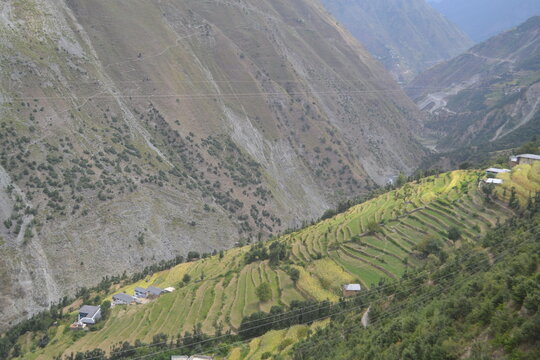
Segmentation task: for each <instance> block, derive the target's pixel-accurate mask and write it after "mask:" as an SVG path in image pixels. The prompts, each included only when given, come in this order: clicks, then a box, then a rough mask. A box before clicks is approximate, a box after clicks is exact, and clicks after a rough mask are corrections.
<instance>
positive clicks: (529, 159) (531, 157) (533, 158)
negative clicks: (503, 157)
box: [515, 154, 540, 165]
mask: <svg viewBox="0 0 540 360" xmlns="http://www.w3.org/2000/svg"><path fill="white" fill-rule="evenodd" d="M515 158H516V159H517V161H516V162H517V163H518V164H520V165H521V164H529V165H531V164H533V163H535V162H537V161H540V155H536V154H521V155H517V156H516V157H515Z"/></svg>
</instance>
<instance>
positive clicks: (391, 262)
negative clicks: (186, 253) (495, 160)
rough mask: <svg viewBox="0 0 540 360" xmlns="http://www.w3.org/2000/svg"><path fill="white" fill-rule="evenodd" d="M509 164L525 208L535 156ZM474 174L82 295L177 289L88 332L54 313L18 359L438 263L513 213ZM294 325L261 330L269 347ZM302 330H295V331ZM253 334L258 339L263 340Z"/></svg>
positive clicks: (215, 324) (221, 326) (432, 182)
mask: <svg viewBox="0 0 540 360" xmlns="http://www.w3.org/2000/svg"><path fill="white" fill-rule="evenodd" d="M537 165H539V166H537ZM515 169H516V170H515V171H514V172H513V173H512V174H510V175H509V176H510V178H508V179H507V182H508V186H511V185H513V186H514V187H515V188H516V189H517V191H516V194H517V199H521V204H522V205H523V206H525V204H526V203H527V197H528V195H525V196H523V197H522V194H528V193H531V192H532V193H533V194H534V193H535V192H538V191H540V163H537V164H536V165H535V166H533V167H531V166H529V165H520V166H518V167H517V168H515ZM482 175H483V174H482V173H481V172H478V171H455V172H451V173H445V174H440V175H436V176H432V177H428V178H425V179H422V180H419V181H415V182H412V183H408V184H405V185H404V186H403V187H401V188H399V189H397V190H393V191H390V192H388V193H385V194H382V195H380V196H377V197H375V198H373V199H372V200H369V201H366V202H364V203H361V204H359V205H356V206H353V207H352V208H350V209H349V210H347V211H345V212H344V213H342V214H339V215H337V216H335V217H333V218H330V219H326V220H323V221H321V222H319V223H317V224H315V225H313V226H309V227H307V228H305V229H302V230H298V231H296V232H292V233H289V234H286V235H283V236H281V237H279V238H277V239H274V240H271V241H268V242H265V243H258V244H254V245H251V246H245V247H240V248H236V249H233V250H229V251H226V252H224V253H223V254H216V255H215V256H211V257H208V258H205V259H201V260H198V261H192V262H187V263H182V264H179V265H177V266H175V267H173V268H172V269H170V270H165V271H161V272H158V273H155V274H152V275H148V276H146V277H144V278H143V279H141V280H138V281H135V282H129V281H127V282H125V281H122V282H121V283H120V284H119V285H117V286H113V288H112V289H109V290H104V292H103V290H102V291H98V292H93V293H86V295H85V300H84V301H85V303H92V302H94V303H96V302H97V303H100V302H101V301H103V300H107V299H110V297H111V296H112V294H115V293H118V292H122V291H124V292H127V293H132V292H133V289H134V288H135V287H136V286H149V285H156V286H159V287H162V288H165V287H168V286H174V287H176V288H177V290H176V291H174V292H173V293H171V294H165V295H162V296H161V297H160V298H158V299H157V300H155V301H152V302H150V303H149V304H145V305H132V306H129V307H127V308H126V307H122V306H117V307H115V308H114V309H113V310H112V312H111V314H110V315H109V318H108V320H107V321H105V322H104V323H102V324H100V325H99V326H98V327H97V328H96V329H94V330H95V331H90V332H86V333H85V332H82V333H81V332H73V331H68V330H67V329H66V327H67V326H69V324H70V322H71V321H73V318H74V316H75V315H74V314H73V313H71V314H69V315H67V316H61V317H60V318H59V319H58V320H57V321H59V323H58V325H57V326H55V327H51V328H49V329H48V330H47V331H46V333H47V342H46V343H45V345H44V346H43V348H42V349H41V348H36V347H33V348H32V346H35V342H34V341H37V340H39V339H41V338H43V336H44V332H37V333H34V334H26V335H24V336H22V337H21V338H20V339H19V344H20V348H21V352H22V353H26V352H27V351H29V350H30V349H31V348H32V349H34V350H33V352H32V353H31V354H28V353H27V354H26V355H25V358H31V359H35V358H37V359H50V358H54V357H56V356H58V355H59V354H65V355H69V354H76V353H77V352H81V355H80V356H83V355H82V353H83V352H88V353H87V354H88V355H90V354H92V353H95V352H96V350H94V349H96V348H100V349H102V350H104V351H105V352H109V351H111V350H112V349H114V348H116V345H117V344H118V343H119V342H124V341H127V342H129V343H130V344H140V343H151V342H153V341H155V339H156V337H155V336H156V335H157V334H163V335H160V336H162V338H165V339H171V340H173V339H176V337H177V336H181V335H185V334H186V333H187V332H189V334H193V333H192V332H193V331H195V333H196V334H198V335H197V336H198V337H201V336H203V335H202V334H206V335H214V334H216V333H217V334H224V333H226V332H227V331H228V330H231V331H233V333H234V332H238V331H240V334H244V332H246V331H247V330H246V326H245V324H246V321H248V323H249V322H253V321H255V319H260V317H261V316H263V317H264V316H267V315H266V314H262V313H259V312H261V311H262V312H264V313H269V312H271V313H272V314H280V312H282V311H286V310H290V309H291V308H293V309H298V308H300V309H301V308H302V307H306V306H307V307H311V308H312V309H313V307H314V306H315V304H316V303H314V301H329V303H326V305H324V304H325V303H324V302H323V303H321V304H322V305H319V306H322V307H323V308H324V307H328V306H329V304H331V303H335V302H337V301H338V300H339V298H340V296H341V290H340V288H341V285H342V284H344V283H350V282H359V283H360V284H362V286H363V287H364V289H365V290H367V289H376V288H377V286H379V285H381V284H385V283H387V282H388V281H391V280H392V279H396V280H397V279H400V278H402V277H403V276H404V274H406V273H408V272H411V271H416V270H415V269H423V268H426V267H428V268H436V267H437V266H439V265H440V264H441V261H442V262H444V261H443V260H442V259H445V256H446V255H444V254H447V255H448V254H452V252H453V251H454V250H455V249H457V248H462V247H474V246H475V244H476V242H477V240H478V239H479V238H480V237H482V236H484V235H485V234H486V233H487V232H488V231H489V230H490V229H491V228H493V227H495V226H496V225H497V224H498V223H501V222H504V221H505V219H507V218H509V217H510V216H512V215H513V210H511V209H510V208H508V207H507V206H506V201H507V200H506V198H505V197H506V196H510V194H506V193H505V194H504V197H503V195H502V193H501V195H499V197H500V198H502V199H505V200H504V202H503V201H500V200H488V199H487V198H486V195H485V194H484V192H481V191H480V189H479V183H478V180H479V179H480V178H481V177H482ZM501 191H502V190H501ZM453 228H455V229H457V233H456V230H452V229H453ZM434 253H435V254H436V255H433V254H434ZM294 273H296V274H294ZM186 274H188V275H189V276H188V277H187V278H186V276H185V275H186ZM262 283H267V284H268V286H269V288H270V297H269V299H268V300H266V301H260V300H259V298H258V295H257V292H256V289H257V288H258V287H260V285H261V284H262ZM305 301H307V303H302V302H305ZM80 304H81V302H80V301H76V302H74V303H73V304H72V305H67V306H66V307H65V309H64V312H65V313H69V312H71V311H73V310H74V309H76V308H78V306H79V305H80ZM303 304H305V305H303ZM336 306H341V305H339V304H338V305H336ZM276 307H277V308H276ZM319 311H320V310H319ZM254 314H255V315H254ZM253 316H256V317H255V318H254V317H253ZM313 318H314V319H315V318H316V317H315V315H313ZM50 321H52V320H50ZM288 324H290V323H288ZM293 324H294V323H293ZM293 324H291V325H293ZM300 324H301V322H300ZM289 326H290V325H289ZM314 326H315V327H317V326H324V324H318V323H317V324H315V325H314ZM125 329H129V331H127V332H126V331H125ZM247 329H249V326H248V328H247ZM294 331H296V330H294V329H291V330H289V331H278V332H273V333H268V335H265V336H268V337H270V338H267V340H268V341H270V342H271V343H272V344H274V345H276V346H277V344H278V343H279V342H280V339H281V340H284V339H285V338H286V337H288V336H293V335H292V334H294ZM305 331H306V330H305V327H304V330H302V331H301V333H302V334H305ZM287 334H289V335H287ZM245 335H247V333H246V334H245ZM189 336H191V335H189ZM293 337H296V338H298V337H302V336H301V334H300V335H298V334H297V335H294V336H293ZM202 338H204V337H202ZM32 339H35V340H32ZM248 339H249V338H248ZM270 339H273V340H270ZM256 341H258V343H257V342H256V343H255V344H260V342H261V341H262V340H261V339H259V340H256ZM287 342H288V343H289V344H288V345H291V343H290V342H289V341H287ZM264 343H266V342H264ZM33 344H34V345H33ZM255 344H254V345H253V346H257V348H255V349H252V350H253V351H254V352H257V353H258V354H259V355H261V354H262V353H263V352H266V351H262V350H261V349H258V347H259V346H263V345H262V344H261V345H255ZM128 345H129V344H128ZM288 345H287V346H288ZM130 346H132V345H130ZM264 346H268V347H269V348H271V347H272V345H270V344H269V345H264ZM128 348H129V347H128ZM259 350H260V351H259ZM130 351H131V350H130ZM133 351H134V350H133ZM195 351H196V349H195ZM234 351H236V350H234ZM240 353H241V354H244V353H243V352H242V351H240ZM244 355H245V354H244ZM82 358H84V357H82ZM233 358H234V357H233ZM236 358H242V359H243V358H245V357H236ZM254 358H258V357H257V356H255V357H254Z"/></svg>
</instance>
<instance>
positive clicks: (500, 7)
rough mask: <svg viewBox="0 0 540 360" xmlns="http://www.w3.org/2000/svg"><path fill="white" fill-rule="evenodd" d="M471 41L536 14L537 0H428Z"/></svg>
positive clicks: (481, 38)
mask: <svg viewBox="0 0 540 360" xmlns="http://www.w3.org/2000/svg"><path fill="white" fill-rule="evenodd" d="M428 2H430V3H431V5H432V6H433V7H434V8H435V9H437V10H438V11H439V12H440V13H441V14H443V15H444V16H446V17H447V18H448V19H449V20H450V21H452V22H453V23H454V24H457V25H458V26H459V27H460V28H461V29H462V30H463V31H465V32H466V33H467V35H469V37H470V38H471V39H473V40H474V41H475V42H481V41H485V40H487V39H489V38H490V37H492V36H495V35H497V34H499V33H501V32H503V31H507V30H509V29H511V28H512V27H514V26H517V25H519V24H521V23H522V22H524V21H525V20H527V19H528V18H530V17H531V16H535V15H538V14H540V2H538V1H537V0H428Z"/></svg>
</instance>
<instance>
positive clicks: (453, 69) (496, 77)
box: [407, 16, 540, 150]
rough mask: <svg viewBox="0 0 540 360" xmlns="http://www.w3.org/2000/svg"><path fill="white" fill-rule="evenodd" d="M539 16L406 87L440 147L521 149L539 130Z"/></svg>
mask: <svg viewBox="0 0 540 360" xmlns="http://www.w3.org/2000/svg"><path fill="white" fill-rule="evenodd" d="M539 54H540V16H536V17H533V18H531V19H529V20H528V21H527V22H525V23H524V24H522V25H520V26H518V27H517V28H515V29H513V30H510V31H508V32H505V33H503V34H501V35H498V36H496V37H493V38H491V39H489V40H488V41H485V42H483V43H481V44H478V45H476V46H474V47H473V48H471V49H470V50H468V51H467V52H465V53H464V54H462V55H460V56H458V57H456V58H454V59H452V60H449V61H447V62H444V63H442V64H440V65H437V66H435V67H433V68H431V69H429V70H427V71H425V72H424V73H422V74H420V75H418V76H417V77H416V78H415V79H414V81H413V82H411V83H410V84H409V86H408V88H407V93H408V94H409V95H410V96H411V97H412V98H413V99H415V101H416V103H417V104H418V105H419V106H420V108H421V109H423V110H425V111H427V112H429V113H431V115H432V117H431V121H430V122H429V123H428V127H430V128H432V129H433V130H435V131H436V132H438V133H439V135H440V136H441V140H440V142H439V148H440V149H443V150H447V149H456V148H458V147H460V146H466V145H477V144H481V143H487V142H489V143H493V144H495V143H500V144H501V145H504V146H506V147H510V146H517V145H518V144H520V142H522V141H523V139H528V138H529V137H530V136H531V135H533V134H535V133H536V134H538V132H539V131H540V130H539V129H540V56H539Z"/></svg>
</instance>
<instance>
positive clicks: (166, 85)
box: [0, 0, 424, 327]
mask: <svg viewBox="0 0 540 360" xmlns="http://www.w3.org/2000/svg"><path fill="white" fill-rule="evenodd" d="M0 34H1V36H0V64H1V65H2V66H1V67H0V141H1V143H2V146H1V148H0V151H1V153H0V160H1V161H0V164H1V166H0V184H1V187H2V189H5V191H2V192H1V193H0V216H1V222H3V224H0V279H1V280H0V314H1V315H2V316H1V317H0V326H2V327H4V326H6V325H7V324H8V323H10V322H11V321H16V320H18V319H20V318H21V315H27V314H29V313H30V314H31V313H35V312H37V311H39V310H40V309H43V308H45V307H47V306H48V305H49V304H50V302H52V301H56V300H58V299H59V298H60V297H61V296H63V295H65V294H67V293H72V292H73V291H74V290H75V289H77V288H80V287H83V286H84V287H87V286H90V285H93V284H96V283H97V282H99V281H100V280H101V278H102V277H103V276H105V275H114V274H122V273H123V272H124V271H127V272H132V271H140V270H141V269H142V268H143V267H144V266H146V265H148V264H153V263H156V262H158V261H159V260H162V259H170V258H173V257H174V256H176V255H180V254H186V253H187V252H188V251H199V252H202V251H211V250H212V249H220V248H225V247H230V246H232V245H233V244H234V243H235V242H237V241H240V240H241V239H244V240H245V239H256V238H258V237H263V236H266V235H268V234H271V233H275V232H277V231H281V230H283V229H285V228H287V227H290V226H294V225H298V224H300V223H301V222H302V221H305V220H308V219H312V218H314V217H316V216H319V215H321V213H322V212H323V211H324V210H325V209H327V208H328V207H329V206H331V205H333V204H335V203H336V202H337V201H339V200H340V199H344V198H348V197H351V196H354V195H355V194H361V193H364V192H366V191H367V189H369V188H370V187H372V186H373V185H374V184H375V183H380V184H382V183H385V182H386V181H387V179H388V177H390V176H393V175H396V174H397V173H398V172H400V171H404V172H407V171H411V170H412V169H413V168H414V166H415V164H416V163H417V161H418V160H419V159H420V158H421V157H422V156H423V155H424V152H423V149H422V148H421V147H420V146H419V145H418V144H417V143H416V142H415V141H414V140H412V136H411V132H413V131H415V129H416V128H417V126H418V124H417V123H416V120H415V119H417V118H419V116H418V115H419V114H418V112H417V110H416V107H415V106H414V104H413V103H412V102H411V101H410V100H409V99H408V98H407V97H406V96H405V94H404V93H402V92H401V91H399V90H396V89H397V88H398V87H397V85H396V83H395V82H394V81H393V80H392V78H391V76H390V75H389V74H387V72H386V71H385V70H384V69H383V67H382V66H380V64H379V63H378V62H377V61H375V60H374V59H373V58H372V57H371V56H370V55H369V54H368V52H367V51H366V50H364V48H362V47H361V45H359V44H358V42H357V41H356V40H355V39H354V38H353V37H352V36H350V35H349V33H348V32H347V31H345V30H344V29H342V28H341V27H339V26H336V23H335V20H334V19H333V18H331V17H330V16H329V15H328V14H327V12H326V11H324V9H323V8H322V6H321V5H320V4H319V3H318V2H316V1H312V0H299V1H294V2H290V1H285V0H250V1H234V2H229V1H221V0H212V1H200V0H188V1H185V0H183V1H180V0H172V1H158V0H115V1H109V0H66V1H62V0H39V1H37V0H23V1H3V2H2V3H1V4H0ZM389 90H390V91H389Z"/></svg>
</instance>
